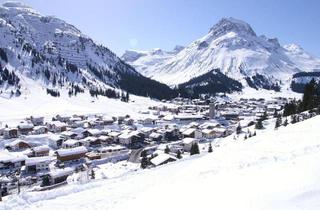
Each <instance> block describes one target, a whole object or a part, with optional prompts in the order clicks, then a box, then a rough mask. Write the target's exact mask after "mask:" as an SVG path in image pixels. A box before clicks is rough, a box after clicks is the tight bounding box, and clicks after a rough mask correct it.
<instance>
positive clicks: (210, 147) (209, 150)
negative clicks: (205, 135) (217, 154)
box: [208, 142, 213, 153]
mask: <svg viewBox="0 0 320 210" xmlns="http://www.w3.org/2000/svg"><path fill="white" fill-rule="evenodd" d="M208 152H209V153H211V152H213V150H212V145H211V142H210V143H209V148H208Z"/></svg>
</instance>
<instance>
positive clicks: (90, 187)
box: [0, 116, 320, 210]
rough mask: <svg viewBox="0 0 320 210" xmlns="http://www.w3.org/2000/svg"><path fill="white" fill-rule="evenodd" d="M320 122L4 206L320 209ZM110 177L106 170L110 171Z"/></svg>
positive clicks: (268, 132) (19, 198) (2, 205)
mask: <svg viewBox="0 0 320 210" xmlns="http://www.w3.org/2000/svg"><path fill="white" fill-rule="evenodd" d="M319 123H320V117H319V116H318V117H314V118H312V119H309V120H306V121H303V122H300V123H297V124H293V125H291V124H290V125H288V126H287V127H281V128H279V129H278V130H276V131H274V130H273V125H272V126H267V127H272V130H269V129H267V130H265V131H259V132H258V133H257V136H256V137H252V138H249V139H247V140H246V141H243V140H237V141H235V140H233V137H232V136H231V137H230V138H228V139H225V140H222V141H221V142H220V143H219V144H220V147H215V148H214V151H213V153H210V154H204V155H201V156H198V157H197V156H194V157H192V158H190V159H183V160H181V161H178V162H175V163H172V164H168V165H164V166H162V167H158V168H155V169H151V170H144V171H139V172H132V173H128V174H127V175H124V176H121V177H118V178H111V179H105V180H96V181H94V182H91V183H88V184H73V185H68V186H66V187H62V188H58V189H54V190H51V191H44V192H29V193H23V194H21V195H19V196H12V197H9V198H7V199H8V200H6V201H4V202H2V203H0V208H3V209H36V208H39V209H112V210H116V209H119V210H120V209H133V210H135V209H140V210H143V209H153V210H158V209H159V210H160V209H168V208H170V209H220V210H223V209H238V210H249V209H252V210H256V209H259V210H269V209H273V210H287V209H288V210H298V209H299V210H300V209H308V210H318V209H319V208H320V203H319V200H320V193H319V190H320V181H319V176H320V167H319V158H320V141H319V139H320V134H319V132H318V125H319ZM106 173H107V174H108V172H107V171H106Z"/></svg>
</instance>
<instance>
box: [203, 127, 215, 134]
mask: <svg viewBox="0 0 320 210" xmlns="http://www.w3.org/2000/svg"><path fill="white" fill-rule="evenodd" d="M214 132H215V131H214V130H213V129H207V128H206V129H203V130H202V133H205V134H211V133H214Z"/></svg>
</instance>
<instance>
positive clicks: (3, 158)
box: [0, 150, 27, 162]
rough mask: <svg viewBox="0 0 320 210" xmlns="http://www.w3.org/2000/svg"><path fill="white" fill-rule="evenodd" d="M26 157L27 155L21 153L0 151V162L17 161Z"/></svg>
mask: <svg viewBox="0 0 320 210" xmlns="http://www.w3.org/2000/svg"><path fill="white" fill-rule="evenodd" d="M25 159H27V156H25V155H21V154H18V155H17V154H13V153H11V152H7V151H4V150H2V151H0V162H19V161H23V160H25Z"/></svg>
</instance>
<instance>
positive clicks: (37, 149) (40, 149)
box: [32, 145, 49, 152]
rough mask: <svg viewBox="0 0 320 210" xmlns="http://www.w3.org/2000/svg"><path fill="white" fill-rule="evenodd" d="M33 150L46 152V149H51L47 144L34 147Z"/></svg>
mask: <svg viewBox="0 0 320 210" xmlns="http://www.w3.org/2000/svg"><path fill="white" fill-rule="evenodd" d="M32 150H33V151H35V152H44V151H49V147H48V146H47V145H41V146H38V147H33V148H32Z"/></svg>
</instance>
